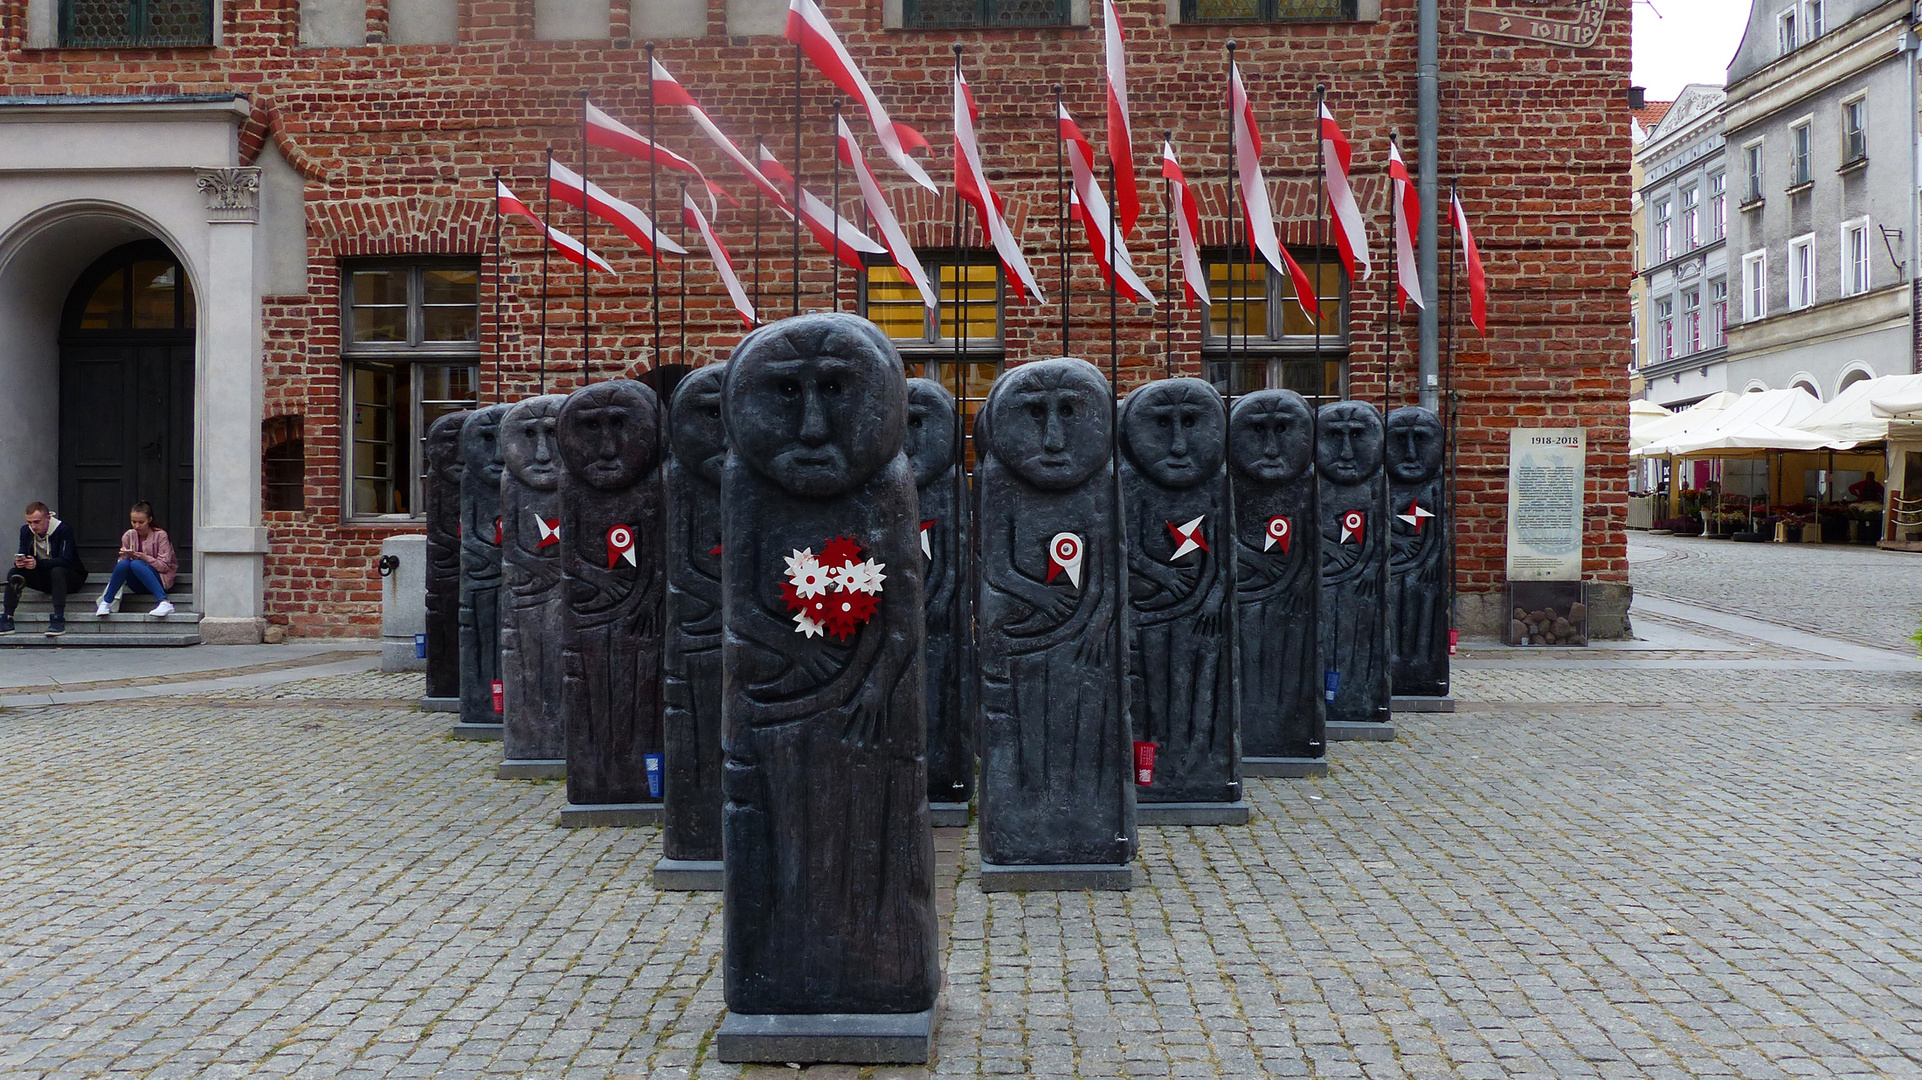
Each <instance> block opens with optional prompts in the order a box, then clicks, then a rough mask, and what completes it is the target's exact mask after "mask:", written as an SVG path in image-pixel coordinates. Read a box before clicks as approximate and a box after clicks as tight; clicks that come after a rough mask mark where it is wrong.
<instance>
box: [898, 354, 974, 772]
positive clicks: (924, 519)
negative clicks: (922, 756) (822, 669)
mask: <svg viewBox="0 0 1922 1080" xmlns="http://www.w3.org/2000/svg"><path fill="white" fill-rule="evenodd" d="M960 437H961V418H960V415H959V413H957V412H956V410H955V403H954V396H953V395H952V394H950V393H948V391H947V389H946V388H945V387H943V386H942V385H941V384H939V383H936V382H931V381H929V380H927V379H909V380H908V429H907V441H906V445H905V447H904V449H905V451H906V453H907V455H908V464H909V465H910V466H912V467H913V469H914V485H915V489H916V491H917V492H918V493H919V495H920V498H921V522H920V526H921V547H922V553H923V554H924V556H925V557H926V563H927V577H926V584H925V588H926V595H927V605H928V606H927V630H928V644H927V652H928V676H927V685H928V801H930V802H932V803H936V804H941V803H963V804H965V803H966V802H967V801H968V800H969V799H970V798H972V797H973V796H974V682H975V680H974V678H973V677H972V674H973V671H974V657H973V651H974V650H973V644H974V636H973V633H972V627H973V625H974V616H973V613H972V611H971V610H970V604H969V597H968V594H969V591H970V590H969V588H968V584H969V568H968V555H969V553H970V551H971V545H970V543H969V540H968V524H969V523H968V515H967V514H966V513H964V512H960V511H959V510H958V508H959V507H961V506H965V505H967V503H966V494H965V491H964V488H963V483H964V480H965V470H964V469H962V468H960V467H959V466H958V465H957V462H959V461H960V456H959V455H960Z"/></svg>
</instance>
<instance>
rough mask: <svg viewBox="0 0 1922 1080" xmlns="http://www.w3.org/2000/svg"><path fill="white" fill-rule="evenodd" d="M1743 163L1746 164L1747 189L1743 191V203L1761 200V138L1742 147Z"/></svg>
mask: <svg viewBox="0 0 1922 1080" xmlns="http://www.w3.org/2000/svg"><path fill="white" fill-rule="evenodd" d="M1742 158H1743V164H1745V165H1747V166H1748V190H1747V191H1745V192H1743V194H1742V201H1743V202H1744V203H1758V202H1761V201H1762V140H1760V139H1757V140H1755V141H1754V142H1752V143H1749V144H1748V145H1747V146H1744V147H1742Z"/></svg>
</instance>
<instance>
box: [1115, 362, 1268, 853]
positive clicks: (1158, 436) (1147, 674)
mask: <svg viewBox="0 0 1922 1080" xmlns="http://www.w3.org/2000/svg"><path fill="white" fill-rule="evenodd" d="M1227 434H1228V412H1227V409H1226V408H1225V407H1224V406H1223V405H1222V401H1221V394H1220V393H1219V392H1218V391H1217V390H1215V388H1214V387H1213V386H1211V385H1209V384H1208V383H1206V382H1203V381H1202V380H1200V379H1162V380H1158V381H1156V382H1151V383H1148V384H1147V385H1146V386H1143V387H1141V388H1140V389H1138V390H1136V391H1134V392H1133V393H1131V394H1129V395H1128V399H1127V401H1126V402H1124V403H1123V404H1122V407H1121V449H1122V460H1121V497H1122V505H1123V506H1124V507H1125V508H1126V513H1127V521H1128V536H1127V548H1128V630H1129V648H1130V655H1131V662H1130V664H1129V672H1130V676H1131V680H1132V681H1131V684H1130V687H1129V693H1128V704H1129V711H1130V713H1131V718H1132V721H1133V727H1134V737H1135V739H1136V740H1138V741H1141V742H1151V743H1154V744H1155V747H1156V751H1155V769H1154V783H1153V784H1150V785H1147V786H1145V787H1137V788H1136V789H1135V801H1136V802H1137V803H1139V804H1140V816H1139V817H1137V818H1136V820H1137V821H1139V822H1140V823H1141V824H1144V825H1145V824H1147V823H1148V820H1149V819H1148V817H1147V811H1148V807H1149V805H1151V804H1155V803H1173V804H1188V803H1200V802H1211V803H1223V804H1228V803H1233V802H1236V801H1237V800H1238V799H1240V798H1241V770H1240V756H1241V755H1240V742H1239V737H1238V735H1237V720H1236V718H1237V714H1238V713H1239V711H1240V706H1241V702H1240V700H1239V696H1240V692H1239V685H1240V672H1238V671H1237V670H1236V664H1235V652H1236V648H1235V629H1234V615H1235V612H1234V604H1233V603H1231V597H1232V596H1233V595H1234V585H1235V582H1234V577H1233V570H1234V565H1235V561H1234V558H1233V555H1234V552H1233V548H1232V546H1230V544H1229V543H1228V541H1229V540H1230V538H1231V537H1233V536H1234V535H1235V532H1234V522H1233V517H1232V514H1231V513H1230V510H1229V505H1228V470H1227V466H1226V460H1227ZM1242 820H1246V815H1245V813H1244V814H1243V817H1242Z"/></svg>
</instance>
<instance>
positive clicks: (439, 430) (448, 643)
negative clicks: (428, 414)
mask: <svg viewBox="0 0 1922 1080" xmlns="http://www.w3.org/2000/svg"><path fill="white" fill-rule="evenodd" d="M467 416H468V414H467V412H466V411H465V410H461V411H458V412H450V413H445V414H443V415H441V416H439V417H437V418H436V419H435V420H434V422H433V423H432V424H430V425H428V427H427V483H426V485H425V486H426V488H427V695H426V696H427V697H429V698H433V699H435V700H436V701H449V700H452V701H458V700H459V698H460V535H461V529H460V482H461V472H462V465H461V457H460V432H461V425H462V424H463V423H465V422H466V420H467Z"/></svg>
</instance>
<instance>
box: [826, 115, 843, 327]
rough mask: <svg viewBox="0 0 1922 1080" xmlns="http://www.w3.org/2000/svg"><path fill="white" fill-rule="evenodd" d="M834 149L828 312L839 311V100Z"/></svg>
mask: <svg viewBox="0 0 1922 1080" xmlns="http://www.w3.org/2000/svg"><path fill="white" fill-rule="evenodd" d="M828 145H829V146H832V147H833V148H834V155H833V156H834V180H833V183H832V184H831V185H830V188H829V194H828V198H829V199H830V200H832V201H831V202H830V203H829V204H828V212H829V213H831V214H832V215H833V216H834V223H833V224H834V250H832V251H830V252H829V254H830V255H832V256H833V258H831V259H829V260H828V262H829V263H831V264H832V265H833V266H834V306H833V307H831V308H829V309H828V310H829V311H840V310H841V99H840V98H835V99H834V137H833V139H832V140H831V141H830V142H829V143H828Z"/></svg>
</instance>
